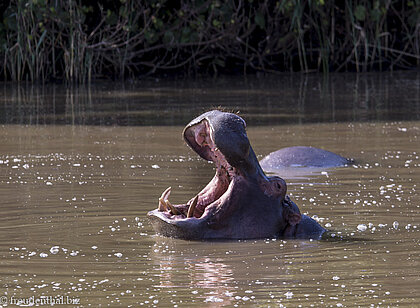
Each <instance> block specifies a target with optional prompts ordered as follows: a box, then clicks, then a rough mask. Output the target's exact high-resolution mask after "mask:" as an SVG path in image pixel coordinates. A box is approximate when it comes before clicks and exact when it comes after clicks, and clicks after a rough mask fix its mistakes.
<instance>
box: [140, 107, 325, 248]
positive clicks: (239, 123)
mask: <svg viewBox="0 0 420 308" xmlns="http://www.w3.org/2000/svg"><path fill="white" fill-rule="evenodd" d="M245 128H246V124H245V121H244V120H243V119H242V118H241V117H239V116H238V115H235V114H232V113H226V112H221V111H218V110H213V111H209V112H206V113H204V114H202V115H200V116H199V117H197V118H195V119H194V120H192V121H191V122H190V123H189V124H188V125H187V126H186V127H185V129H184V131H183V136H184V139H185V141H186V142H187V144H188V145H189V146H190V147H191V148H192V149H193V150H194V151H195V152H196V153H197V154H198V155H200V156H201V157H202V158H204V159H205V160H208V161H213V162H214V164H215V167H216V174H215V176H214V177H213V179H212V180H211V181H210V183H208V184H207V186H206V187H205V188H204V189H203V190H202V191H201V192H199V193H198V194H197V195H196V196H195V197H194V198H192V199H191V200H189V201H188V202H187V203H186V204H181V205H173V204H171V202H170V201H169V200H168V198H169V195H170V192H171V188H168V189H166V190H165V191H164V192H163V194H162V196H161V197H160V198H159V205H158V208H157V209H155V210H153V211H150V212H149V213H148V217H149V218H150V221H151V223H152V225H153V228H154V229H155V231H156V232H157V233H160V234H162V235H165V236H170V237H175V238H181V239H187V240H202V239H250V238H269V237H279V238H313V239H319V238H321V235H322V234H323V233H324V232H325V231H326V230H325V229H324V228H323V227H321V226H320V225H319V224H318V222H316V221H315V220H314V219H312V218H310V217H308V216H306V215H303V214H301V213H300V211H299V208H298V207H297V205H296V204H295V203H294V202H293V201H292V200H290V198H289V197H288V196H287V195H286V191H287V186H286V182H285V181H284V180H283V179H282V178H280V177H277V176H271V177H268V176H266V175H265V174H264V171H263V170H262V168H261V166H260V164H259V163H258V160H257V157H256V155H255V153H254V151H253V149H252V147H251V145H250V142H249V140H248V137H247V134H246V130H245Z"/></svg>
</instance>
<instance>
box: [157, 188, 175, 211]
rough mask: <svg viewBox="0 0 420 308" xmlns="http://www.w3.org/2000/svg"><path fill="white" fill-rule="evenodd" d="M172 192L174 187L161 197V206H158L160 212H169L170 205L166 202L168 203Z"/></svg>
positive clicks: (166, 190)
mask: <svg viewBox="0 0 420 308" xmlns="http://www.w3.org/2000/svg"><path fill="white" fill-rule="evenodd" d="M171 190H172V187H168V188H166V189H165V191H164V192H163V193H162V195H161V196H160V198H159V205H158V210H159V212H163V211H166V210H168V204H167V202H166V201H168V198H169V195H170V194H171Z"/></svg>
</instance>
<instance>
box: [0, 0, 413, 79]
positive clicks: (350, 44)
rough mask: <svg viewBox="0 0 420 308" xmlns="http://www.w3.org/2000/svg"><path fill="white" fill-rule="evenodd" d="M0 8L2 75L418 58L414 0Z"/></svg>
mask: <svg viewBox="0 0 420 308" xmlns="http://www.w3.org/2000/svg"><path fill="white" fill-rule="evenodd" d="M0 10H1V13H2V23H1V24H0V54H1V58H0V59H3V65H2V76H3V78H4V79H6V80H14V81H21V80H29V81H48V80H55V79H59V80H61V79H64V80H67V81H70V82H85V81H89V80H91V79H92V78H94V77H112V78H126V77H137V76H140V75H146V74H155V73H157V74H167V73H176V74H179V73H180V72H181V73H182V74H201V73H210V74H217V73H220V72H222V73H240V74H246V73H254V72H257V71H262V72H283V71H302V72H311V71H322V72H330V71H357V72H362V71H371V70H393V69H409V68H415V67H418V66H419V64H420V17H419V16H420V0H374V1H368V0H343V1H325V0H306V1H305V0H279V1H268V0H264V1H257V0H227V1H221V0H195V1H194V0H190V1H187V0H185V1H184V0H143V1H137V0H104V1H98V2H96V1H87V0H10V1H8V2H7V1H6V2H5V3H4V2H3V3H2V4H1V5H0Z"/></svg>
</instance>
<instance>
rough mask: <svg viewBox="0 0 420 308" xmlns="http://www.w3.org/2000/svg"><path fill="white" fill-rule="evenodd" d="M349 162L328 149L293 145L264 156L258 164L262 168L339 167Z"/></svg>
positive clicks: (349, 161)
mask: <svg viewBox="0 0 420 308" xmlns="http://www.w3.org/2000/svg"><path fill="white" fill-rule="evenodd" d="M349 163H351V160H349V159H347V158H345V157H342V156H340V155H337V154H334V153H332V152H330V151H326V150H322V149H318V148H313V147H305V146H295V147H288V148H283V149H280V150H278V151H275V152H272V153H270V154H268V155H267V156H266V157H264V158H263V159H262V160H261V161H260V164H261V166H262V168H263V169H265V170H270V169H278V168H282V167H325V168H329V167H339V166H344V165H347V164H349Z"/></svg>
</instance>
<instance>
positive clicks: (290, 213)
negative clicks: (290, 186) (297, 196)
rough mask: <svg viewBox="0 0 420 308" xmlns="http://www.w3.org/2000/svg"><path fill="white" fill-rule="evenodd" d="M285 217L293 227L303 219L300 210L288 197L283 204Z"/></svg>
mask: <svg viewBox="0 0 420 308" xmlns="http://www.w3.org/2000/svg"><path fill="white" fill-rule="evenodd" d="M283 217H284V219H285V220H286V221H287V222H288V223H289V225H291V226H295V225H297V224H298V223H299V222H300V220H301V219H302V215H301V214H300V211H299V208H298V207H297V205H296V204H295V203H294V202H293V201H292V200H290V198H289V197H288V196H287V197H286V198H285V199H284V202H283Z"/></svg>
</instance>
